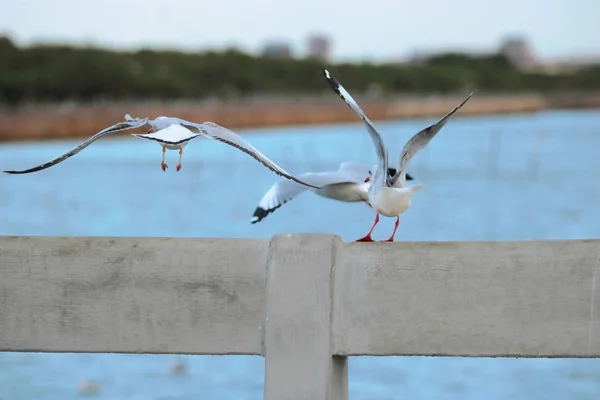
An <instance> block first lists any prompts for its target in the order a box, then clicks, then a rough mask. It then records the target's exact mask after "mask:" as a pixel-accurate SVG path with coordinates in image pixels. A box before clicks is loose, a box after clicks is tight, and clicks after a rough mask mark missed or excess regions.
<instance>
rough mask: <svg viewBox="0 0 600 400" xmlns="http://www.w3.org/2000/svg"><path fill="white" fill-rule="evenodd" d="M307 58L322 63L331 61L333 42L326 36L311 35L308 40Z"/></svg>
mask: <svg viewBox="0 0 600 400" xmlns="http://www.w3.org/2000/svg"><path fill="white" fill-rule="evenodd" d="M307 42H308V43H307V47H308V48H307V52H306V57H307V58H314V59H318V60H321V61H329V60H330V59H331V40H330V39H329V37H327V36H325V35H310V36H309V37H308V40H307Z"/></svg>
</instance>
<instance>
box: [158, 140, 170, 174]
mask: <svg viewBox="0 0 600 400" xmlns="http://www.w3.org/2000/svg"><path fill="white" fill-rule="evenodd" d="M166 152H167V148H166V147H165V146H163V150H162V153H163V155H162V160H161V161H160V167H161V168H162V170H163V171H166V169H167V168H168V167H169V166H168V165H167V163H166V162H165V153H166Z"/></svg>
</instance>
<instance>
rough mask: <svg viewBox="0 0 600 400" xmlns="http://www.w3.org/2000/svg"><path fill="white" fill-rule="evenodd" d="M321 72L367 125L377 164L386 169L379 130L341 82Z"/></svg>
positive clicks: (385, 157)
mask: <svg viewBox="0 0 600 400" xmlns="http://www.w3.org/2000/svg"><path fill="white" fill-rule="evenodd" d="M323 74H324V75H325V80H326V81H327V82H328V83H329V85H330V86H331V88H332V89H333V91H334V92H335V93H337V95H338V96H340V98H341V99H342V100H344V102H345V103H346V104H347V105H348V106H349V107H350V108H351V109H352V111H354V112H355V113H356V114H357V115H358V116H359V117H360V118H361V119H362V120H363V122H364V123H365V126H366V127H367V131H368V132H369V135H370V136H371V140H372V141H373V144H374V145H375V151H376V152H377V158H378V159H379V165H380V166H381V167H382V168H381V170H383V171H385V170H387V168H388V153H387V149H386V148H385V145H384V143H383V140H382V138H381V135H380V134H379V132H377V129H375V125H373V122H371V120H370V119H369V118H367V116H366V115H365V113H364V111H363V110H362V109H361V108H360V107H359V106H358V103H356V100H354V98H352V96H351V95H350V93H348V91H347V90H346V89H345V88H344V87H343V86H342V84H341V83H340V82H339V81H338V80H337V79H336V78H335V77H334V76H333V75H331V73H330V72H329V71H327V70H326V69H323ZM385 177H386V179H387V174H386V175H385Z"/></svg>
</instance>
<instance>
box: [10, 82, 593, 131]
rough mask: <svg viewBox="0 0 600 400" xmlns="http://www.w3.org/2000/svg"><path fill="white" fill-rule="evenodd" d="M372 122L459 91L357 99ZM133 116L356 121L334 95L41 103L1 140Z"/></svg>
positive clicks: (25, 110) (533, 106)
mask: <svg viewBox="0 0 600 400" xmlns="http://www.w3.org/2000/svg"><path fill="white" fill-rule="evenodd" d="M356 97H357V101H359V103H360V104H361V107H362V108H363V109H364V110H365V112H366V113H367V115H369V117H370V118H371V119H372V120H389V119H405V118H406V119H407V118H424V117H441V116H443V115H444V114H446V113H447V112H448V111H450V110H451V109H452V108H453V107H454V106H456V105H457V104H458V103H459V102H460V101H461V100H462V99H463V98H464V95H451V96H422V97H416V96H406V97H402V98H399V97H396V98H393V99H368V98H360V97H358V96H356ZM594 108H600V93H595V94H585V95H581V94H572V95H568V94H562V95H555V96H542V95H536V94H530V95H480V96H477V94H475V96H474V97H473V98H472V99H471V100H470V101H469V102H468V103H467V104H466V105H465V106H464V108H463V109H462V110H461V111H460V114H461V115H493V114H496V115H497V114H515V113H530V112H537V111H544V110H551V109H594ZM126 113H129V114H131V115H132V116H133V117H146V116H147V117H150V118H155V117H157V116H159V115H167V116H177V117H180V118H184V119H187V120H191V121H195V122H203V121H213V122H216V123H218V124H220V125H223V126H225V127H227V128H230V129H232V130H236V129H245V128H260V127H276V126H289V125H316V124H329V123H346V122H357V121H358V120H357V117H356V116H355V115H354V114H353V113H352V111H351V110H350V109H349V108H348V107H347V106H346V105H345V104H344V103H343V102H342V101H341V100H339V99H336V98H333V99H332V98H331V96H327V97H305V98H293V97H289V98H279V99H262V100H253V101H243V102H242V101H238V102H220V103H213V104H210V103H208V102H190V101H186V102H118V103H117V102H114V103H106V104H81V105H77V104H75V105H57V104H54V105H52V104H51V105H40V106H28V107H22V108H19V109H17V110H2V111H0V142H14V141H32V140H53V139H74V138H86V137H90V136H92V135H94V134H95V133H96V132H98V131H100V130H101V129H104V128H105V127H107V126H110V125H113V124H115V123H117V122H119V121H123V117H124V115H125V114H126Z"/></svg>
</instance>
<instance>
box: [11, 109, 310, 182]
mask: <svg viewBox="0 0 600 400" xmlns="http://www.w3.org/2000/svg"><path fill="white" fill-rule="evenodd" d="M141 128H144V129H148V133H146V134H138V133H133V134H132V135H133V136H136V137H139V138H142V139H147V140H153V141H155V142H158V143H159V144H160V145H161V146H162V149H163V158H162V161H161V168H162V170H163V171H164V170H165V169H166V168H167V164H165V160H164V157H165V152H166V150H177V149H179V163H178V164H177V171H179V170H180V169H181V158H182V154H183V148H184V147H185V146H186V145H187V144H188V142H189V141H190V140H192V139H194V138H196V137H198V136H204V137H208V138H210V139H214V140H218V141H220V142H223V143H226V144H228V145H230V146H233V147H235V148H237V149H238V150H241V151H243V152H244V153H246V154H248V155H250V156H251V157H253V158H254V159H256V160H257V161H258V162H260V163H261V164H263V165H264V166H265V167H267V168H268V169H270V170H271V171H273V172H275V173H276V174H277V175H280V176H282V177H284V178H287V179H290V180H292V181H295V182H297V183H299V184H301V185H306V186H308V187H310V188H313V189H319V188H318V187H317V186H313V185H310V184H307V183H304V182H302V181H301V180H299V179H297V178H296V177H294V176H293V175H291V174H289V173H288V172H286V171H285V170H284V169H283V168H281V167H279V166H278V165H277V164H275V163H274V162H273V161H271V160H269V159H268V158H267V157H266V156H264V155H263V154H262V153H261V152H260V151H258V149H256V148H255V147H254V146H252V145H251V144H250V143H248V142H247V141H246V140H244V139H243V138H242V137H241V136H240V135H238V134H237V133H235V132H233V131H231V130H229V129H227V128H224V127H222V126H220V125H218V124H215V123H214V122H210V121H207V122H204V123H202V124H197V123H194V122H189V121H186V120H183V119H180V118H175V117H158V118H156V119H154V120H151V119H148V118H131V116H130V115H129V114H126V115H125V122H119V123H117V124H115V125H113V126H110V127H108V128H106V129H103V130H101V131H100V132H98V133H97V134H95V135H94V136H92V137H91V138H89V139H88V140H86V141H85V142H83V143H81V144H80V145H79V146H77V147H75V148H74V149H72V150H70V151H68V152H67V153H65V154H63V155H62V156H60V157H57V158H55V159H54V160H51V161H48V162H47V163H44V164H41V165H38V166H35V167H32V168H29V169H26V170H21V171H4V172H5V173H7V174H28V173H31V172H36V171H41V170H43V169H46V168H50V167H52V166H53V165H56V164H58V163H60V162H62V161H64V160H66V159H67V158H69V157H71V156H74V155H75V154H77V153H79V152H80V151H81V150H83V149H85V148H86V147H87V146H89V145H90V144H92V143H93V142H95V141H96V140H98V139H100V138H101V137H103V136H106V135H109V134H111V133H115V132H121V131H127V130H134V129H141Z"/></svg>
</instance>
